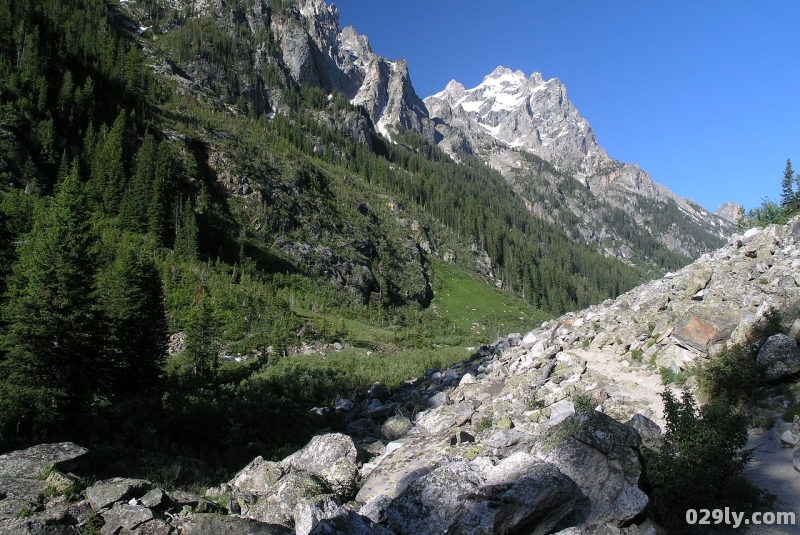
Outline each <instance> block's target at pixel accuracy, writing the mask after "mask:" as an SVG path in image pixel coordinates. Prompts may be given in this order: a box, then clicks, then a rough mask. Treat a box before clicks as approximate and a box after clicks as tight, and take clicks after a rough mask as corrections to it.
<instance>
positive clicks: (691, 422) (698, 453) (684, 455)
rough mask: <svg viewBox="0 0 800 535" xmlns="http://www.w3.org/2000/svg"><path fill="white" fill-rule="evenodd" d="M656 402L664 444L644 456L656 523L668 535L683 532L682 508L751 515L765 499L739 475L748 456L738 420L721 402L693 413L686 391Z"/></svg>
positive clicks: (742, 421) (744, 423)
mask: <svg viewBox="0 0 800 535" xmlns="http://www.w3.org/2000/svg"><path fill="white" fill-rule="evenodd" d="M662 397H663V400H664V416H665V419H666V439H667V442H666V445H665V447H664V448H663V449H662V450H661V451H660V452H654V451H651V450H648V451H647V452H646V454H645V459H646V463H645V470H646V482H647V486H649V487H650V495H651V496H652V498H653V505H654V511H655V513H656V519H657V520H658V521H659V522H662V523H663V524H664V525H665V526H667V527H668V528H670V533H674V532H681V531H683V530H686V528H687V526H686V524H685V514H686V510H687V509H701V508H706V509H713V508H721V507H726V506H727V507H731V508H732V509H733V510H737V511H751V510H753V509H754V507H755V506H757V505H758V504H759V502H760V501H761V500H762V499H763V498H764V496H765V495H764V494H763V493H762V492H760V491H759V490H758V489H757V488H756V487H754V486H753V485H752V484H750V483H749V482H748V481H746V480H745V478H744V476H743V470H744V468H745V465H746V464H747V462H748V461H749V459H750V457H751V453H752V452H751V451H750V450H743V449H742V448H743V447H744V445H745V443H746V441H747V420H746V418H745V417H744V415H743V414H741V413H740V412H738V411H731V408H730V405H728V404H727V403H726V402H725V401H722V400H715V401H714V402H712V403H709V404H707V405H704V406H702V407H700V408H698V407H697V405H696V402H695V399H694V397H693V396H692V395H691V394H690V393H689V392H684V393H683V395H682V396H681V399H680V400H678V399H677V398H676V397H675V395H674V394H673V393H672V391H671V390H669V389H667V390H665V391H664V393H663V394H662Z"/></svg>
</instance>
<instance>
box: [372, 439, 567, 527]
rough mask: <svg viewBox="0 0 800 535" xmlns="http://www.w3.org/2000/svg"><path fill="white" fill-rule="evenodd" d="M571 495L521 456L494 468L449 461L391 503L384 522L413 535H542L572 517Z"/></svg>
mask: <svg viewBox="0 0 800 535" xmlns="http://www.w3.org/2000/svg"><path fill="white" fill-rule="evenodd" d="M479 461H480V462H479ZM575 493H576V487H575V485H574V483H572V482H571V481H570V480H569V479H568V478H567V477H565V476H564V475H563V474H562V473H561V472H560V471H559V470H558V469H557V468H556V467H555V466H553V465H551V464H548V463H543V462H539V461H537V460H536V459H534V458H533V457H532V456H530V455H527V454H525V453H518V454H515V455H513V456H511V457H509V458H507V459H503V460H501V461H499V462H498V463H497V464H496V465H495V464H493V463H492V462H491V461H490V460H488V459H486V458H479V459H477V460H476V461H475V462H474V463H466V462H464V461H452V462H448V463H445V464H443V465H441V466H440V467H439V468H437V469H435V470H433V471H432V472H431V473H430V474H428V475H426V476H424V477H422V478H420V479H418V480H417V481H416V482H414V483H413V484H412V485H411V486H410V487H408V489H406V490H405V491H404V492H403V493H402V494H401V495H400V496H398V497H397V498H395V500H394V501H393V502H392V503H391V505H389V507H388V509H387V511H386V515H387V522H386V523H387V526H388V527H389V529H391V530H393V531H395V532H397V533H414V534H415V535H434V534H439V533H462V534H464V535H478V534H483V533H509V532H513V531H514V530H516V529H518V528H520V527H522V526H526V527H527V528H528V529H530V528H533V529H531V530H530V531H529V533H532V534H537V535H544V534H546V533H548V532H549V531H550V530H551V529H552V528H553V527H554V526H555V525H556V524H557V523H558V522H559V521H560V520H561V519H562V518H564V517H565V516H566V515H567V514H569V513H570V512H571V510H572V503H573V502H574V500H575V498H576V494H575Z"/></svg>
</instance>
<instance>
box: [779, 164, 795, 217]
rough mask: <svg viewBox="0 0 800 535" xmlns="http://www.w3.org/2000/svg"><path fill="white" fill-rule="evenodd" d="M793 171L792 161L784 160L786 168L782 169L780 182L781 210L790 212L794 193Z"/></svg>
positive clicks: (793, 201)
mask: <svg viewBox="0 0 800 535" xmlns="http://www.w3.org/2000/svg"><path fill="white" fill-rule="evenodd" d="M793 186H794V171H793V170H792V161H791V160H790V159H788V158H787V159H786V167H784V169H783V180H782V181H781V208H783V209H784V210H791V209H792V207H793V205H794V203H795V193H794V188H793Z"/></svg>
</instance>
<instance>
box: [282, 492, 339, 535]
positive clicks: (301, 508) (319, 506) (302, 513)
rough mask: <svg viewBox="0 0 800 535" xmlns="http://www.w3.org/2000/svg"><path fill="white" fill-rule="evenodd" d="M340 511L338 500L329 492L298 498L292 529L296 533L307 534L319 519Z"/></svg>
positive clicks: (332, 515) (329, 516)
mask: <svg viewBox="0 0 800 535" xmlns="http://www.w3.org/2000/svg"><path fill="white" fill-rule="evenodd" d="M341 511H342V506H341V504H340V503H339V501H338V500H336V498H335V497H334V496H331V495H329V494H328V495H320V496H314V497H313V498H310V499H307V500H300V501H299V502H298V503H297V505H295V507H294V530H295V532H296V534H297V535H308V534H309V533H311V531H312V530H313V529H314V528H315V527H317V524H319V523H320V521H322V520H325V519H328V518H333V517H335V516H336V515H337V514H341Z"/></svg>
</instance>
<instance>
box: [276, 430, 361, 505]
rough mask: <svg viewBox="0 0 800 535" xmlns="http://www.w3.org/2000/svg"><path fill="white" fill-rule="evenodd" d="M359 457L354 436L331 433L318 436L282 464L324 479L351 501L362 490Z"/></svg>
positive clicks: (336, 492)
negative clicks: (360, 486)
mask: <svg viewBox="0 0 800 535" xmlns="http://www.w3.org/2000/svg"><path fill="white" fill-rule="evenodd" d="M357 460H358V448H356V445H355V442H353V439H352V438H351V437H349V436H347V435H343V434H341V433H329V434H325V435H318V436H315V437H314V438H312V439H311V442H309V443H308V444H306V446H305V447H304V448H303V449H301V450H300V451H297V452H295V453H293V454H292V455H290V456H288V457H286V458H285V459H284V460H283V461H281V464H283V465H287V466H291V467H292V468H295V469H298V470H303V471H306V472H308V473H310V474H313V475H315V476H317V477H319V478H322V479H323V480H324V481H325V483H327V484H328V486H329V487H330V489H331V490H332V491H333V492H334V493H335V494H336V495H337V496H340V497H341V498H342V499H345V500H347V499H350V498H352V497H353V496H354V495H355V493H356V491H357V490H358V477H359V472H358V467H357V466H356V461H357Z"/></svg>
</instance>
